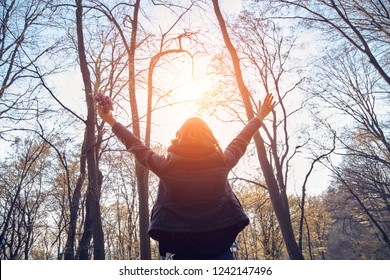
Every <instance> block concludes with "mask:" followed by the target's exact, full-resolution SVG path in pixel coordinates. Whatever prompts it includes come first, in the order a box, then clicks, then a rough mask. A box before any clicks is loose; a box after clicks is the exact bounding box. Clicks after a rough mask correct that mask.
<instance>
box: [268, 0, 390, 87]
mask: <svg viewBox="0 0 390 280" xmlns="http://www.w3.org/2000/svg"><path fill="white" fill-rule="evenodd" d="M278 3H279V4H280V3H282V4H283V5H288V7H295V8H297V9H296V11H297V12H298V14H297V15H291V14H292V13H291V10H290V9H288V11H289V15H288V16H292V17H295V18H298V19H303V20H305V21H306V22H309V23H314V24H315V25H316V26H319V27H320V28H323V29H325V31H331V32H330V33H331V34H332V35H331V36H340V37H341V38H343V39H345V40H347V42H348V43H349V44H350V45H351V46H352V47H353V48H355V49H356V50H358V51H359V52H361V53H362V54H364V55H365V56H366V58H367V59H368V61H369V62H370V64H371V65H372V66H373V67H374V68H375V69H376V70H377V71H378V73H379V75H380V76H381V77H382V78H383V80H384V81H385V82H386V83H387V84H388V85H390V76H389V74H388V73H389V66H388V63H386V57H388V55H389V43H390V17H389V14H390V9H389V5H388V4H389V3H388V1H381V0H372V1H366V0H353V1H334V0H326V1H317V0H315V1H302V0H294V1H286V0H278V1H273V3H272V4H273V5H277V6H276V8H277V9H279V8H280V7H279V6H278ZM279 14H280V13H279ZM332 41H333V42H334V41H335V40H332Z"/></svg>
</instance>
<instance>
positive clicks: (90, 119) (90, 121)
mask: <svg viewBox="0 0 390 280" xmlns="http://www.w3.org/2000/svg"><path fill="white" fill-rule="evenodd" d="M76 6H77V8H76V25H77V44H78V53H79V59H80V68H81V73H82V76H83V82H84V87H85V99H86V104H87V109H88V114H87V119H86V121H85V125H86V130H85V136H84V137H85V149H86V159H87V165H88V167H87V170H88V192H87V212H86V213H87V214H86V215H87V216H86V223H85V226H84V234H85V235H84V236H85V239H82V241H85V242H84V244H89V236H90V235H92V236H93V240H94V242H93V244H94V254H93V255H94V259H104V234H103V228H102V221H101V213H100V192H101V185H102V175H101V172H100V171H99V167H98V160H97V155H98V146H97V141H96V136H95V123H96V109H95V105H94V100H93V89H92V83H91V77H90V72H89V69H88V62H87V58H86V52H85V45H84V33H83V4H82V1H81V0H76ZM82 241H81V242H82ZM84 244H80V247H81V248H82V249H81V251H80V255H79V257H80V258H81V259H84V258H87V256H88V254H86V253H87V250H86V249H87V246H85V245H84Z"/></svg>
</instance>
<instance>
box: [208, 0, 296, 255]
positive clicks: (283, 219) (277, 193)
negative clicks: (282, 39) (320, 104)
mask: <svg viewBox="0 0 390 280" xmlns="http://www.w3.org/2000/svg"><path fill="white" fill-rule="evenodd" d="M213 5H214V11H215V14H216V16H217V19H218V22H219V26H220V28H221V31H222V35H223V38H224V41H225V44H226V47H227V49H228V50H229V53H230V55H231V59H232V62H233V67H234V75H235V78H236V81H237V86H238V88H239V91H240V94H241V97H242V100H243V104H244V108H245V112H246V116H247V119H248V120H250V119H252V118H253V117H254V112H253V109H252V108H253V107H252V102H251V98H252V95H251V93H250V91H249V90H248V88H247V86H246V85H245V82H244V79H243V75H242V71H241V66H240V58H239V56H238V54H237V51H236V48H235V47H234V46H233V44H232V42H231V40H230V36H229V33H228V31H227V27H226V23H225V20H224V18H223V16H222V13H221V11H220V8H219V4H218V1H217V0H213ZM263 47H266V46H265V45H263ZM287 56H288V55H287ZM279 58H282V60H279V62H281V63H282V64H283V62H284V59H285V57H284V56H280V57H279ZM276 61H278V60H275V62H276ZM267 66H268V69H271V66H272V64H271V65H267ZM282 73H283V67H282V68H280V72H274V74H275V75H276V76H274V77H273V78H274V81H276V82H278V80H279V79H280V77H279V76H278V74H279V75H281V74H282ZM276 85H277V84H276ZM266 90H268V89H267V88H266ZM277 94H278V101H279V104H282V103H281V102H282V99H283V94H282V93H281V92H280V91H277ZM280 106H281V110H282V111H283V113H284V117H286V111H285V108H284V106H283V105H280ZM274 117H275V114H274ZM283 120H284V121H285V120H286V119H285V118H284V119H283ZM276 126H277V123H276V120H274V122H273V128H272V131H273V132H272V133H273V134H272V135H273V136H272V137H270V139H271V141H272V144H271V150H272V155H271V157H270V158H269V157H268V152H267V149H266V146H265V140H264V138H263V137H262V136H261V135H260V134H259V133H257V134H255V136H254V140H255V145H256V149H257V153H258V159H259V162H260V165H261V169H262V171H263V175H264V178H265V182H266V184H267V187H268V191H269V194H270V198H271V201H272V204H273V207H274V210H275V214H276V216H277V219H278V222H279V225H280V228H281V231H282V235H283V238H284V241H285V245H286V248H287V252H288V254H289V257H290V258H291V259H303V256H302V254H301V252H300V250H299V248H298V245H297V243H296V241H295V237H294V232H293V228H292V224H291V219H290V212H289V203H288V197H287V193H286V181H285V178H284V172H283V168H282V165H283V161H284V160H285V159H287V154H288V149H287V150H286V151H285V152H284V154H283V155H282V156H281V157H280V158H279V157H278V153H277V150H276V149H277V137H276ZM263 127H264V128H265V126H264V125H263ZM285 132H286V133H287V131H285ZM268 135H269V136H270V135H271V134H269V133H268ZM286 137H287V135H286ZM286 144H287V143H286ZM272 161H273V164H274V165H273V164H271V162H272ZM273 166H275V170H276V174H275V173H274V168H273Z"/></svg>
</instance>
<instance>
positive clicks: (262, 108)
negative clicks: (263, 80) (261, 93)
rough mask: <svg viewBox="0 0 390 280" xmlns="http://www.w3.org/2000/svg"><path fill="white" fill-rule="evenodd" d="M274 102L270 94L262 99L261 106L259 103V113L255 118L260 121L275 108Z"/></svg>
mask: <svg viewBox="0 0 390 280" xmlns="http://www.w3.org/2000/svg"><path fill="white" fill-rule="evenodd" d="M275 104H276V102H275V101H273V96H272V94H270V93H268V94H267V96H266V97H265V98H264V102H263V104H261V102H260V101H259V111H258V113H257V115H256V118H257V119H258V120H260V121H262V120H263V119H264V118H265V117H266V116H267V115H268V114H269V113H270V112H271V111H272V109H273V108H274V107H275Z"/></svg>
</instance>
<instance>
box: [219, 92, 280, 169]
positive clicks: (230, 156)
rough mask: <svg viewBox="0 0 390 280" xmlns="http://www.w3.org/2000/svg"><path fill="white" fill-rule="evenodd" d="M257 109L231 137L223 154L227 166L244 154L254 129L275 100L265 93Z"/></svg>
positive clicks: (272, 106)
mask: <svg viewBox="0 0 390 280" xmlns="http://www.w3.org/2000/svg"><path fill="white" fill-rule="evenodd" d="M259 103H260V104H259V111H258V113H257V115H256V117H255V118H253V119H252V120H251V121H250V122H249V123H248V124H247V125H246V126H245V127H244V129H243V130H242V131H241V132H240V133H239V134H238V135H237V136H236V137H235V138H234V139H233V141H232V142H230V144H229V145H228V146H227V148H226V150H225V152H224V154H225V162H226V164H227V166H228V167H230V168H233V167H234V166H235V165H236V164H237V162H238V161H239V160H240V158H241V157H242V156H243V155H244V153H245V150H246V148H247V146H248V144H249V142H250V140H251V138H252V137H253V135H254V134H255V133H256V131H257V130H258V129H259V128H260V127H261V124H262V121H263V119H264V118H265V117H266V116H267V115H268V114H269V113H270V112H271V111H272V109H273V108H274V107H275V102H274V101H273V97H272V95H271V94H269V93H268V94H267V96H266V97H265V99H264V102H263V104H261V102H259Z"/></svg>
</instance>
